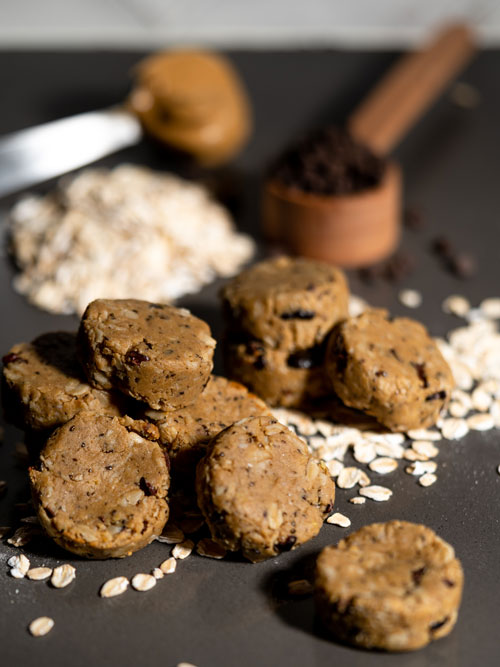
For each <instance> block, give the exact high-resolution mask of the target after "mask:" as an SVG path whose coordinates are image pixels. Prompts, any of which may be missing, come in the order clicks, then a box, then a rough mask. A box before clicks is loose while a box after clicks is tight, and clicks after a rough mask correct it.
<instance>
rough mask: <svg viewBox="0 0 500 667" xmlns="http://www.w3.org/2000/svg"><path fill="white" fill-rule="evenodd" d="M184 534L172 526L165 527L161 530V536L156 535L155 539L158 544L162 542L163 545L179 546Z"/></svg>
mask: <svg viewBox="0 0 500 667" xmlns="http://www.w3.org/2000/svg"><path fill="white" fill-rule="evenodd" d="M184 537H185V536H184V533H183V532H182V530H181V529H180V528H178V527H177V526H174V525H170V526H169V525H167V526H165V528H164V529H163V532H162V534H161V535H158V537H157V538H156V539H157V541H158V542H163V543H164V544H179V543H180V542H182V541H183V539H184Z"/></svg>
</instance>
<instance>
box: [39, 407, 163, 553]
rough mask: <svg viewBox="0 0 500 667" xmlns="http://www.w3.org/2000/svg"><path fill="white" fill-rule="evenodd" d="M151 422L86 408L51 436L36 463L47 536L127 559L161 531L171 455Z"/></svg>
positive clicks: (69, 547) (79, 548) (81, 550)
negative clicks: (157, 440)
mask: <svg viewBox="0 0 500 667" xmlns="http://www.w3.org/2000/svg"><path fill="white" fill-rule="evenodd" d="M157 437H158V431H157V429H156V428H155V427H154V426H153V425H152V424H149V423H148V422H142V421H134V420H132V419H130V418H128V417H125V418H119V417H110V416H107V415H96V414H94V413H86V412H81V413H80V414H78V415H76V417H74V418H73V419H72V420H71V421H69V422H67V423H66V424H64V425H63V426H61V427H60V428H58V429H57V430H56V431H54V433H53V434H52V436H51V437H50V438H49V440H48V442H47V444H46V445H45V447H44V449H43V451H42V453H41V455H40V462H39V464H38V466H37V467H36V468H35V467H32V468H30V471H29V474H30V482H31V491H32V495H33V501H34V505H35V508H36V510H37V514H38V518H39V520H40V523H41V525H42V527H43V528H44V530H45V531H46V532H47V534H48V535H49V536H50V537H52V538H53V539H54V541H55V542H57V544H59V545H60V546H61V547H63V548H64V549H67V550H68V551H72V552H73V553H76V554H79V555H81V556H85V557H87V558H111V557H114V558H121V557H123V556H129V555H130V554H132V553H133V552H134V551H137V550H138V549H141V548H142V547H144V546H146V545H147V544H149V542H151V540H152V539H153V538H154V537H156V536H157V535H159V534H160V533H161V531H162V529H163V527H164V525H165V523H166V521H167V518H168V505H167V500H166V497H167V491H168V487H169V482H170V476H169V466H168V457H166V456H165V453H164V451H163V450H162V448H161V447H160V445H158V444H157V443H156V442H152V441H151V439H150V438H157Z"/></svg>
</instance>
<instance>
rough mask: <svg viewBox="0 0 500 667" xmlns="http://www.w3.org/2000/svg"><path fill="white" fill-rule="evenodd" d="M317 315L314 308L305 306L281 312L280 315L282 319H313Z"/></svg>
mask: <svg viewBox="0 0 500 667" xmlns="http://www.w3.org/2000/svg"><path fill="white" fill-rule="evenodd" d="M315 316H316V313H315V312H314V310H304V309H303V308H298V309H297V310H292V311H290V312H288V313H281V315H280V317H281V319H282V320H312V319H313V318H314V317H315Z"/></svg>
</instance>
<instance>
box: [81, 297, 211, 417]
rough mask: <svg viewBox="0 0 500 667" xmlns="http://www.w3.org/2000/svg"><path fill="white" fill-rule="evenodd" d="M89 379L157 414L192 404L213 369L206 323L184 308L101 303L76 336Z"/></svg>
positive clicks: (89, 313)
mask: <svg viewBox="0 0 500 667" xmlns="http://www.w3.org/2000/svg"><path fill="white" fill-rule="evenodd" d="M78 343H79V354H80V359H81V361H82V364H83V365H84V367H85V370H86V373H87V376H88V378H89V381H90V382H91V383H92V384H93V385H94V386H96V387H100V388H102V389H109V388H110V387H116V388H117V389H120V390H121V391H122V392H124V393H125V394H127V395H129V396H131V397H132V398H135V399H137V400H139V401H144V402H145V403H147V404H148V405H149V406H150V407H151V408H153V409H155V410H166V411H168V410H179V409H180V408H184V407H186V406H187V405H190V404H191V403H193V402H194V401H195V400H196V398H197V397H198V395H199V394H200V393H201V391H202V390H203V388H204V387H205V385H206V384H207V382H208V380H209V378H210V373H211V371H212V366H213V362H212V358H213V353H214V348H215V340H214V339H213V338H212V337H211V336H210V328H209V326H208V324H206V323H205V322H203V321H202V320H200V319H198V318H197V317H194V316H193V315H191V313H190V312H189V311H188V310H186V309H184V308H175V307H174V306H168V305H165V304H158V303H149V302H148V301H139V300H136V299H117V300H112V299H97V300H96V301H93V302H92V303H90V304H89V306H88V307H87V310H86V311H85V313H84V315H83V317H82V320H81V323H80V329H79V332H78Z"/></svg>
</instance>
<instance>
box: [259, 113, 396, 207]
mask: <svg viewBox="0 0 500 667" xmlns="http://www.w3.org/2000/svg"><path fill="white" fill-rule="evenodd" d="M385 166H386V163H385V161H384V160H382V159H381V158H379V157H377V156H376V155H375V154H374V153H372V152H371V151H370V150H369V149H368V148H366V147H365V146H363V145H362V144H358V143H357V142H356V141H354V139H353V138H352V137H351V136H350V134H348V133H347V132H346V131H344V130H342V129H340V128H337V127H331V126H330V127H325V128H322V129H320V130H316V131H315V132H314V133H312V134H311V135H309V136H307V137H306V138H305V139H303V140H302V141H300V142H299V143H298V144H296V145H295V146H293V147H292V148H290V149H289V150H288V151H286V152H285V153H284V154H283V155H282V156H281V157H280V158H279V159H278V161H277V162H276V164H275V165H274V166H273V167H272V168H271V173H270V176H271V178H272V179H273V180H276V181H279V182H280V183H282V184H283V185H285V186H287V187H291V188H297V189H299V190H303V191H304V192H310V193H313V194H318V195H346V194H352V193H356V192H360V191H361V190H367V189H369V188H374V187H376V186H377V185H379V183H380V181H381V180H382V177H383V175H384V170H385Z"/></svg>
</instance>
